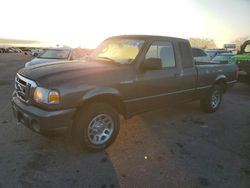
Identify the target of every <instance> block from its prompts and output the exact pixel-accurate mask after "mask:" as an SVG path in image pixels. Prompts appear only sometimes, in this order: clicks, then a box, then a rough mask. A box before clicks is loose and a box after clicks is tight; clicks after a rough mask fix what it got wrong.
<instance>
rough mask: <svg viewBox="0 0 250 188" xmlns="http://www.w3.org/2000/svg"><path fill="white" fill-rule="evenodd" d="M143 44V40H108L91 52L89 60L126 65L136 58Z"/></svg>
mask: <svg viewBox="0 0 250 188" xmlns="http://www.w3.org/2000/svg"><path fill="white" fill-rule="evenodd" d="M143 43H144V41H143V40H134V39H108V40H106V41H104V42H103V43H102V44H101V45H100V46H99V47H98V48H97V49H96V50H95V51H94V52H93V54H92V55H91V58H93V59H97V60H106V61H110V62H114V63H119V64H128V63H130V62H131V61H133V60H134V59H135V58H136V56H137V55H138V53H139V51H140V49H141V47H142V45H143Z"/></svg>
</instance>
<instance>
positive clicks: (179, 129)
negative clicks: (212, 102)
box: [0, 54, 250, 188]
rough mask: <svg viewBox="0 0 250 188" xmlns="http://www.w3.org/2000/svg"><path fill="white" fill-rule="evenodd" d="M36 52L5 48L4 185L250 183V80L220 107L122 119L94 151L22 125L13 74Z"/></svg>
mask: <svg viewBox="0 0 250 188" xmlns="http://www.w3.org/2000/svg"><path fill="white" fill-rule="evenodd" d="M29 59H31V57H30V56H25V55H21V54H0V107H1V108H0V169H1V171H0V187H43V188H44V187H60V188H61V187H100V188H108V187H110V188H114V187H170V188H174V187H191V188H197V187H216V188H217V187H220V188H221V187H225V188H228V187H233V188H239V187H243V188H249V187H250V85H247V84H244V83H237V84H236V85H235V87H234V88H233V89H232V90H230V91H229V92H228V93H226V94H225V95H224V98H223V103H222V106H221V109H220V110H219V111H218V112H216V113H214V114H207V113H204V112H202V111H201V110H200V108H199V102H193V103H188V104H184V105H181V106H176V107H175V108H174V109H162V110H158V111H153V112H149V113H144V114H142V115H138V116H135V117H133V118H132V119H129V120H123V119H122V120H121V121H122V123H121V130H120V134H119V136H118V138H117V140H116V141H115V143H114V144H113V145H112V146H111V147H109V148H108V149H107V150H106V151H104V152H100V153H88V152H87V151H82V150H80V149H79V148H77V147H75V146H74V145H73V143H72V142H71V140H70V139H69V138H68V137H67V136H61V137H55V138H51V139H49V138H46V137H43V136H40V135H38V134H36V133H34V132H32V131H30V130H28V129H27V128H26V127H24V126H22V125H21V126H20V125H17V122H16V120H15V119H14V118H13V116H12V111H11V105H10V100H11V95H12V91H13V88H14V86H13V80H14V76H15V73H16V71H17V70H18V69H19V68H21V67H23V66H24V63H25V62H27V61H28V60H29Z"/></svg>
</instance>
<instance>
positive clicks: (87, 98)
mask: <svg viewBox="0 0 250 188" xmlns="http://www.w3.org/2000/svg"><path fill="white" fill-rule="evenodd" d="M91 103H105V104H109V105H111V106H112V107H113V108H114V109H115V110H117V112H118V113H119V114H121V115H123V116H124V117H125V118H126V117H127V111H126V107H125V105H124V103H123V101H122V95H121V93H120V92H119V91H118V90H116V89H114V88H95V89H93V90H91V91H89V92H87V93H86V94H85V95H84V96H83V97H82V99H81V102H80V104H79V105H78V107H77V111H76V114H77V113H78V112H79V110H80V109H81V108H83V107H84V106H87V105H90V104H91ZM76 114H75V115H76Z"/></svg>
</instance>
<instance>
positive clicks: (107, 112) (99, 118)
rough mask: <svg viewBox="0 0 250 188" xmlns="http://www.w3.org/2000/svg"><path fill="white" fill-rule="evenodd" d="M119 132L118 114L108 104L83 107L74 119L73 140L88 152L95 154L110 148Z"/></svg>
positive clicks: (93, 104)
mask: <svg viewBox="0 0 250 188" xmlns="http://www.w3.org/2000/svg"><path fill="white" fill-rule="evenodd" d="M119 130H120V118H119V114H118V112H117V111H116V110H115V109H114V108H113V107H112V106H110V105H108V104H104V103H92V104H90V105H87V106H84V107H83V108H82V109H80V110H79V112H78V113H77V115H76V118H75V127H74V134H75V139H76V141H77V142H78V143H80V145H81V146H82V147H83V148H84V149H85V148H86V149H87V150H89V151H93V152H97V151H101V150H103V149H105V148H107V147H108V146H110V145H111V144H112V143H113V142H114V140H115V139H116V137H117V135H118V133H119Z"/></svg>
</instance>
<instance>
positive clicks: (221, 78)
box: [214, 74, 227, 83]
mask: <svg viewBox="0 0 250 188" xmlns="http://www.w3.org/2000/svg"><path fill="white" fill-rule="evenodd" d="M221 80H223V81H225V82H226V81H227V77H226V76H225V75H224V74H221V75H219V76H217V77H216V79H215V81H214V83H216V82H218V81H221Z"/></svg>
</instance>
